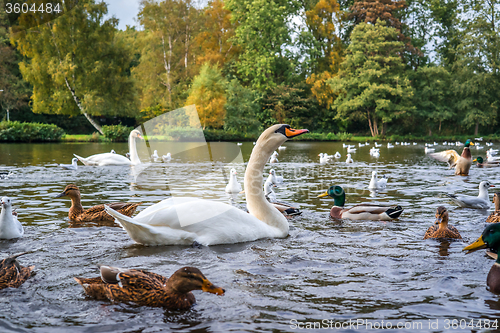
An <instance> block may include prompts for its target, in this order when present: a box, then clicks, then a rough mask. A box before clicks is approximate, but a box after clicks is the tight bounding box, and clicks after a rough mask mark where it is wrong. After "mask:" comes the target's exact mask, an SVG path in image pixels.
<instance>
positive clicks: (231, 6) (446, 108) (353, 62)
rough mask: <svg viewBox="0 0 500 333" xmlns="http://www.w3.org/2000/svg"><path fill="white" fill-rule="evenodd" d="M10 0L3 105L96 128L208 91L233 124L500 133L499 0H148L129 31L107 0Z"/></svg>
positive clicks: (1, 110)
mask: <svg viewBox="0 0 500 333" xmlns="http://www.w3.org/2000/svg"><path fill="white" fill-rule="evenodd" d="M9 2H16V1H9ZM17 2H19V3H22V2H23V1H17ZM35 2H37V1H35ZM39 2H40V1H38V3H39ZM0 5H1V10H0V90H2V89H3V92H0V119H5V118H6V116H7V112H8V113H9V117H10V119H11V120H20V121H38V122H47V123H54V124H57V125H59V126H61V127H63V128H64V129H65V130H66V131H67V132H68V133H92V132H94V131H96V130H100V126H102V125H109V124H119V123H121V124H124V125H129V126H135V125H138V124H140V123H143V122H144V121H147V120H148V119H151V118H153V117H155V116H157V115H160V114H162V113H164V112H167V111H170V110H173V109H176V108H179V107H182V106H185V105H191V104H195V105H196V107H197V110H198V113H199V116H200V120H201V124H202V126H203V127H204V128H206V129H214V130H224V131H227V132H252V133H254V132H255V133H256V132H259V131H260V130H261V129H262V128H265V127H267V126H269V125H271V124H275V123H288V124H290V125H292V126H294V127H299V128H308V129H310V130H311V131H316V132H324V133H327V132H334V133H338V132H349V133H356V134H359V135H366V134H368V135H371V136H378V137H384V136H387V135H393V134H397V135H405V134H412V135H432V134H439V135H442V134H476V135H477V134H478V133H481V134H491V133H496V134H499V133H500V129H499V127H498V126H496V125H497V123H498V120H499V119H498V117H499V115H498V112H497V109H498V100H499V97H500V96H499V94H500V92H499V83H500V75H499V66H500V34H499V25H500V23H499V22H500V21H499V19H500V17H499V14H500V5H499V3H498V0H462V1H456V0H408V1H404V0H396V1H391V0H359V1H353V0H339V1H336V0H213V1H209V2H208V4H206V5H205V6H203V5H200V4H198V3H194V2H193V1H191V0H167V1H154V0H142V1H141V5H140V11H139V13H138V14H137V18H138V22H139V23H140V28H139V29H135V28H130V27H128V28H127V30H125V31H121V30H118V29H117V24H118V20H117V19H116V18H107V16H106V14H107V6H106V4H105V3H104V2H96V1H93V0H83V1H82V0H81V1H76V0H65V1H62V8H63V9H64V15H60V16H59V17H57V18H53V19H51V18H50V17H49V18H47V15H45V16H44V15H29V14H23V13H19V14H15V13H10V14H7V13H6V11H5V10H4V9H5V8H6V7H5V0H0Z"/></svg>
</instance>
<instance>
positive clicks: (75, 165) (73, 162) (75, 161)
mask: <svg viewBox="0 0 500 333" xmlns="http://www.w3.org/2000/svg"><path fill="white" fill-rule="evenodd" d="M59 166H60V167H61V168H63V169H66V170H78V159H77V158H76V157H74V158H73V159H72V160H71V164H59Z"/></svg>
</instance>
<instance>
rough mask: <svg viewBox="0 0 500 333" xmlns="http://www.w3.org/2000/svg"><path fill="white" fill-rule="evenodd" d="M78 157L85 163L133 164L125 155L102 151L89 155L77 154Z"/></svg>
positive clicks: (98, 164) (99, 164)
mask: <svg viewBox="0 0 500 333" xmlns="http://www.w3.org/2000/svg"><path fill="white" fill-rule="evenodd" d="M73 155H75V157H76V158H78V159H79V160H80V161H81V162H82V163H83V164H85V165H97V166H104V165H131V164H132V162H131V161H130V160H129V159H128V158H126V157H125V156H123V155H120V154H113V153H102V154H96V155H91V156H89V157H86V158H85V157H81V156H78V155H76V154H73Z"/></svg>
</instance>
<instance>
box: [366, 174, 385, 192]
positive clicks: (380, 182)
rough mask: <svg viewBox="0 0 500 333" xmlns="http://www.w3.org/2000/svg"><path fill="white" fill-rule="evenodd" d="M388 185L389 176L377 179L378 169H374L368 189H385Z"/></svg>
mask: <svg viewBox="0 0 500 333" xmlns="http://www.w3.org/2000/svg"><path fill="white" fill-rule="evenodd" d="M386 187H387V178H386V177H385V176H383V177H382V178H380V179H377V171H372V179H371V180H370V184H369V185H368V189H369V190H372V191H381V190H385V188H386Z"/></svg>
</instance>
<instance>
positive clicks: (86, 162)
mask: <svg viewBox="0 0 500 333" xmlns="http://www.w3.org/2000/svg"><path fill="white" fill-rule="evenodd" d="M73 156H75V157H76V158H77V159H79V160H80V162H82V163H83V164H85V165H96V164H95V163H93V162H91V161H89V160H87V159H86V158H85V157H81V156H78V155H77V154H73Z"/></svg>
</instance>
